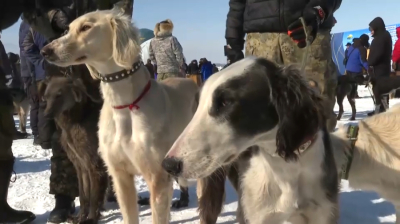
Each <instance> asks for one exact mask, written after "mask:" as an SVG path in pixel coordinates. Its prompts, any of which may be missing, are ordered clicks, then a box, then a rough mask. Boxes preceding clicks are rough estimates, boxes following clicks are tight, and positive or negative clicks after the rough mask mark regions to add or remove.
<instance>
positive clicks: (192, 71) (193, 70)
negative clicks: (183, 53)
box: [186, 61, 200, 75]
mask: <svg viewBox="0 0 400 224" xmlns="http://www.w3.org/2000/svg"><path fill="white" fill-rule="evenodd" d="M199 71H200V68H199V66H198V65H197V63H193V61H192V62H191V63H190V64H189V65H188V67H187V71H186V73H187V74H189V75H199V74H200V72H199Z"/></svg>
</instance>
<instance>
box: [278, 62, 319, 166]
mask: <svg viewBox="0 0 400 224" xmlns="http://www.w3.org/2000/svg"><path fill="white" fill-rule="evenodd" d="M278 73H279V74H276V75H275V77H274V79H275V80H274V81H273V82H272V83H271V85H273V87H272V91H273V98H274V100H275V107H276V110H277V112H278V115H279V127H278V132H277V135H276V146H277V153H278V155H280V156H281V157H282V158H284V159H285V160H296V159H297V154H296V152H297V151H298V150H299V147H300V146H301V145H302V144H304V143H306V142H307V141H309V140H311V139H313V137H314V135H315V134H316V133H317V131H318V130H319V129H320V127H321V120H322V118H321V114H322V113H321V112H322V110H321V108H322V98H320V97H319V95H318V93H316V92H315V91H314V90H312V88H311V87H310V85H309V83H307V82H306V81H305V80H304V79H303V78H302V77H301V74H300V70H298V69H297V68H295V67H293V66H289V67H285V68H282V69H280V70H279V71H278Z"/></svg>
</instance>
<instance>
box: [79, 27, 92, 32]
mask: <svg viewBox="0 0 400 224" xmlns="http://www.w3.org/2000/svg"><path fill="white" fill-rule="evenodd" d="M90 28H92V27H91V26H89V25H84V26H82V27H81V32H85V31H87V30H89V29H90Z"/></svg>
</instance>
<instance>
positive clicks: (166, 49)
mask: <svg viewBox="0 0 400 224" xmlns="http://www.w3.org/2000/svg"><path fill="white" fill-rule="evenodd" d="M149 56H150V59H151V61H152V62H153V63H154V64H157V73H180V67H181V66H182V65H183V50H182V46H181V44H180V43H179V41H178V39H176V37H174V36H172V34H167V35H165V36H160V35H159V36H157V37H154V38H153V39H152V40H151V42H150V47H149Z"/></svg>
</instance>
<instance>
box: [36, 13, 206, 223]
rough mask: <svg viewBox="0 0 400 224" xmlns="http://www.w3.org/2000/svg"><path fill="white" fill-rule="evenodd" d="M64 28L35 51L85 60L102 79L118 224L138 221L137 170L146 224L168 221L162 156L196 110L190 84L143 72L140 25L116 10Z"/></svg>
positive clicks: (105, 142)
mask: <svg viewBox="0 0 400 224" xmlns="http://www.w3.org/2000/svg"><path fill="white" fill-rule="evenodd" d="M69 28H70V29H69V32H68V34H66V35H65V36H63V37H61V38H59V39H57V40H55V41H53V42H52V43H50V44H49V45H48V46H46V47H45V48H44V49H43V50H42V54H43V55H44V56H45V57H46V59H47V60H48V61H50V62H52V63H54V64H57V65H60V66H69V65H77V64H83V63H85V64H86V65H87V67H88V68H89V70H90V73H91V75H92V76H93V77H94V78H98V79H101V81H102V83H101V91H102V94H103V98H104V105H103V108H102V110H101V115H100V121H99V141H100V144H99V145H100V146H99V147H100V149H99V150H100V153H101V156H102V158H103V159H104V161H105V163H106V165H107V168H108V170H109V173H110V174H111V176H112V178H113V181H114V187H115V191H116V195H117V199H118V203H119V205H120V208H121V213H122V215H123V218H124V223H127V224H128V223H129V224H137V223H139V215H138V208H137V203H136V201H137V196H136V195H137V194H136V193H137V192H136V188H135V185H134V177H135V176H136V175H143V177H144V179H145V180H146V182H147V184H148V186H149V189H150V203H151V207H152V218H153V223H154V224H166V223H169V211H170V202H171V200H172V179H171V177H170V175H169V174H168V173H167V172H165V171H164V170H163V169H162V167H161V161H162V160H163V158H164V156H165V154H166V153H167V152H168V150H169V148H170V147H171V146H172V144H173V143H174V141H175V140H176V139H177V137H178V136H179V134H180V133H181V132H182V131H183V129H184V128H185V127H186V125H187V124H188V123H189V121H190V119H191V118H192V116H193V114H194V112H195V110H196V107H197V100H196V97H195V96H196V93H197V91H198V87H197V85H196V84H195V83H194V82H193V81H191V80H189V79H182V78H170V79H167V80H165V82H162V83H159V82H157V81H155V80H152V79H150V74H149V72H148V71H147V69H146V67H145V66H143V65H142V62H140V61H139V57H140V45H139V42H138V35H139V32H138V30H137V29H136V28H135V27H134V26H132V24H131V19H130V18H129V17H126V16H124V15H123V14H122V13H120V12H118V11H116V10H105V11H96V12H91V13H88V14H85V15H83V16H81V17H79V18H77V19H76V20H75V21H73V22H72V23H71V24H70V25H69Z"/></svg>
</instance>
